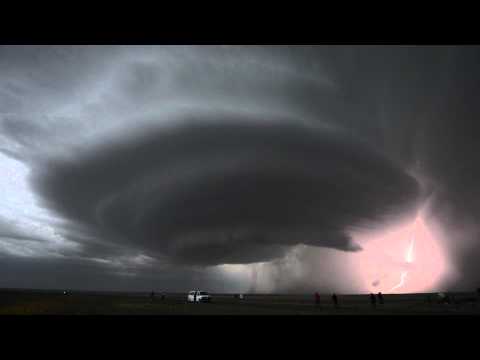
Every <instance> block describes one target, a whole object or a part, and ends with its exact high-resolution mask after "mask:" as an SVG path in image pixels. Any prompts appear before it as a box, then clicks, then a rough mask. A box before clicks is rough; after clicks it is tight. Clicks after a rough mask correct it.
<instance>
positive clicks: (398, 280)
mask: <svg viewBox="0 0 480 360" xmlns="http://www.w3.org/2000/svg"><path fill="white" fill-rule="evenodd" d="M354 239H355V240H356V241H357V242H358V243H360V244H361V246H362V247H363V251H360V252H358V253H356V254H355V256H354V257H352V258H351V261H352V266H353V268H354V270H355V272H356V273H357V274H358V275H359V277H360V278H361V279H362V281H363V282H364V288H365V291H368V292H379V291H381V292H383V293H414V292H424V291H429V290H435V285H436V284H437V283H438V282H439V281H440V280H441V279H442V277H443V276H444V275H445V274H446V271H447V268H448V266H447V265H448V264H447V258H446V254H445V253H444V251H443V249H442V247H441V244H440V242H439V240H438V239H436V238H434V236H433V235H432V232H431V231H430V230H429V228H428V227H427V224H426V222H425V220H424V219H423V217H422V216H421V215H418V216H417V218H416V220H415V221H414V222H413V223H408V224H406V225H405V224H404V225H402V226H398V227H395V228H391V229H389V230H387V231H382V232H377V233H375V234H368V235H367V234H357V235H355V236H354Z"/></svg>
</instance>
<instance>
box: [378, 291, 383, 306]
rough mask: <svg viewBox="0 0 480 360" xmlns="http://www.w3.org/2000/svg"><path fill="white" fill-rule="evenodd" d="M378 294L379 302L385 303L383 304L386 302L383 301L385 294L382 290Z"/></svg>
mask: <svg viewBox="0 0 480 360" xmlns="http://www.w3.org/2000/svg"><path fill="white" fill-rule="evenodd" d="M377 296H378V303H379V304H380V305H383V304H384V302H383V294H382V293H381V292H379V293H378V294H377Z"/></svg>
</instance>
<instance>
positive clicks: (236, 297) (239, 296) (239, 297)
mask: <svg viewBox="0 0 480 360" xmlns="http://www.w3.org/2000/svg"><path fill="white" fill-rule="evenodd" d="M233 297H234V298H235V299H239V300H243V299H245V297H244V296H243V294H235V295H233Z"/></svg>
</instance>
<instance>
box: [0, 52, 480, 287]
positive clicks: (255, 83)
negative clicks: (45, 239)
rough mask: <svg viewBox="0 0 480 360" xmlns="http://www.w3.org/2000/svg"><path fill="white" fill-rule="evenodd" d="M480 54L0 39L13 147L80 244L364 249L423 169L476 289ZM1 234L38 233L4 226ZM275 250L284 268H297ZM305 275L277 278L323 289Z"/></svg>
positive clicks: (425, 187)
mask: <svg viewBox="0 0 480 360" xmlns="http://www.w3.org/2000/svg"><path fill="white" fill-rule="evenodd" d="M479 63H480V51H479V48H478V47H473V46H472V47H447V46H437V47H434V46H428V47H419V46H417V47H410V46H280V47H274V46H247V47H242V46H238V47H237V46H233V47H217V46H205V47H189V46H186V47H103V46H100V47H28V46H27V47H24V46H20V47H0V151H1V152H2V153H3V154H5V155H7V156H9V157H12V158H15V159H18V160H22V161H24V162H25V164H27V166H28V167H29V168H30V169H31V171H32V174H31V175H32V178H31V179H32V185H33V188H34V189H35V191H36V192H37V193H36V195H38V196H39V197H41V200H42V201H41V203H42V205H44V206H46V207H47V208H49V209H53V210H54V211H55V212H56V213H57V215H59V216H60V217H61V218H66V219H67V220H69V222H68V224H67V225H59V224H57V223H55V224H54V223H53V222H52V224H54V225H53V226H54V227H55V229H56V231H57V232H58V233H59V234H61V235H62V236H63V237H65V238H69V239H71V240H72V241H73V242H74V243H75V244H78V245H81V246H80V248H78V249H77V248H75V250H72V249H71V250H68V251H67V250H66V249H64V250H62V251H63V253H64V254H65V255H66V256H83V257H85V258H95V257H100V258H109V259H113V258H116V257H118V258H121V257H128V256H134V255H135V254H136V253H138V251H141V250H145V252H147V253H148V255H150V256H154V257H155V258H157V257H158V258H161V259H162V261H165V262H166V263H169V262H170V261H174V262H177V263H182V264H216V263H222V262H251V261H260V260H266V259H277V258H278V257H281V256H282V255H283V254H284V253H285V251H287V249H288V248H290V247H291V246H293V245H295V244H298V243H305V244H311V245H315V246H319V247H333V248H337V249H341V250H354V247H352V244H351V243H350V241H349V238H348V234H347V230H348V229H350V228H352V227H356V226H376V225H378V224H382V223H385V222H388V221H389V220H390V219H392V220H393V219H394V218H395V217H396V216H397V215H400V214H403V213H408V212H409V210H412V209H414V208H415V205H416V204H417V203H416V200H417V199H419V197H418V195H419V191H418V189H417V185H416V183H415V181H413V180H412V178H411V177H409V175H407V174H406V173H407V172H411V170H412V169H414V170H415V176H416V177H417V179H419V180H420V179H421V187H422V191H423V193H425V194H426V193H428V194H431V199H432V201H431V206H430V208H429V216H431V218H432V219H434V220H435V221H436V222H438V223H439V225H440V226H441V227H442V228H443V230H444V232H445V234H446V238H447V242H448V244H447V245H448V247H449V254H450V256H452V258H453V261H454V263H455V266H456V267H457V268H458V270H459V274H460V278H459V279H457V282H456V285H457V286H458V287H463V288H466V287H470V288H471V287H472V286H478V283H480V269H479V267H478V258H479V256H480V245H479V238H480V226H479V225H478V215H479V214H480V207H479V205H478V201H477V199H478V198H479V195H480V194H479V190H478V186H477V184H478V182H479V180H480V172H479V170H478V153H479V151H480V148H479V145H478V144H479V142H478V134H479V133H480V131H479V130H480V129H479V126H478V118H479V115H480V105H479V104H480V103H479V102H478V101H477V97H478V93H479V90H480V89H479V84H480V71H479V69H478V64H479ZM70 105H72V106H73V107H70ZM175 106H178V107H180V106H183V108H182V111H181V112H180V111H178V112H177V108H175ZM65 109H66V110H65ZM72 109H73V110H72ZM165 109H168V111H170V113H171V114H175V115H178V116H177V117H178V119H177V118H172V119H169V117H170V113H168V114H167V115H165V113H166V112H167V111H166V110H165ZM225 109H227V110H231V112H227V113H225ZM60 110H62V111H60ZM164 110H165V113H164V112H163V111H164ZM237 110H238V111H240V110H241V111H243V113H242V115H241V114H239V113H238V112H236V111H237ZM57 111H60V112H61V115H58V114H56V112H57ZM245 113H248V114H250V115H248V116H247V115H245ZM156 114H158V115H159V117H158V118H155V116H156ZM180 114H183V115H180ZM197 114H203V115H197ZM232 114H233V115H232ZM266 114H268V115H266ZM272 114H277V115H278V116H279V117H282V116H285V117H286V118H288V119H289V121H288V122H286V123H285V122H279V123H276V122H277V121H278V120H279V119H278V118H277V117H278V116H277V117H276V116H274V115H272ZM147 116H151V117H152V118H153V119H154V120H152V121H149V122H139V123H138V126H137V123H135V122H132V121H131V119H140V120H142V119H144V118H146V117H147ZM160 118H161V121H160V120H158V119H160ZM165 119H166V120H169V121H170V120H171V121H172V124H171V127H168V128H166V127H164V126H163V127H160V125H159V124H161V123H163V121H164V120H165ZM156 120H158V121H156ZM177 120H179V121H178V122H177ZM265 120H272V122H268V123H267V122H266V121H265ZM147 123H148V124H149V126H150V125H152V126H151V127H150V128H148V129H145V128H144V127H145V124H147ZM274 123H276V125H274ZM105 124H107V125H108V126H104V127H102V126H103V125H105ZM117 124H125V126H124V127H120V125H119V131H117V130H118V129H116V128H115V129H114V126H113V125H115V126H116V125H117ZM153 124H156V125H159V126H158V127H155V126H153ZM202 124H203V125H202ZM254 124H255V125H254ZM110 125H112V126H111V128H112V129H110V127H109V126H110ZM303 125H306V126H307V125H308V127H306V128H304V127H303ZM122 126H123V125H122ZM137 128H138V129H140V130H142V129H143V130H144V132H142V131H133V130H134V129H135V130H137ZM105 129H107V130H113V129H114V130H115V132H114V131H105V134H104V132H103V131H104V130H105ZM334 129H343V130H334ZM99 134H101V136H100V135H99ZM97 135H98V139H97V137H96V136H97ZM90 138H92V139H93V138H95V139H94V140H95V141H93V140H92V141H90ZM84 140H85V142H86V144H85V145H82V141H84ZM87 140H88V141H87ZM88 148H90V150H87V149H88ZM60 159H62V160H60ZM413 213H414V212H413V211H412V214H413ZM2 229H3V230H2ZM2 231H3V236H4V237H5V238H10V240H9V241H11V240H12V238H15V236H17V237H19V238H22V239H23V236H24V235H26V236H27V237H35V234H33V233H32V234H30V235H29V233H28V231H23V230H22V231H20V230H19V229H17V228H15V227H12V225H11V224H10V223H8V222H4V223H3V224H2V223H0V236H1V235H2V234H1V233H2ZM24 240H25V239H23V240H21V241H24ZM19 241H20V240H19ZM316 250H318V249H316ZM307 253H308V251H307ZM316 255H318V257H317V256H313V255H312V256H307V255H305V256H304V255H301V256H300V255H299V256H300V257H299V258H300V259H301V262H302V263H303V268H304V273H305V274H307V275H305V278H307V277H309V276H310V277H311V275H312V274H314V273H315V272H316V273H324V272H325V271H326V270H325V268H323V267H319V266H318V264H319V263H325V264H327V263H328V261H325V259H326V258H325V257H326V256H328V255H325V254H323V253H316ZM9 261H10V260H9ZM11 261H12V264H13V262H14V260H11ZM28 261H33V260H32V259H28V260H27V259H24V260H22V265H21V266H23V267H25V269H27V268H29V269H30V270H32V271H35V270H34V267H28V266H27V265H26V264H27V263H28ZM275 262H276V263H275V264H274V265H273V266H274V268H273V270H275V269H276V270H278V274H279V275H278V279H282V277H283V276H284V274H285V272H288V271H289V268H288V267H285V266H284V264H283V263H282V260H281V259H280V260H279V259H277V260H275ZM102 264H103V263H101V262H99V263H98V264H97V265H96V266H98V267H95V268H94V269H96V270H95V271H97V274H100V273H101V272H102V271H103V270H102V269H103V268H102V266H106V265H102ZM12 266H13V265H12ZM19 266H20V265H19ZM339 267H341V266H339ZM42 268H43V269H46V270H45V274H47V273H48V271H51V272H52V273H53V272H55V266H47V265H42ZM47 268H48V269H49V270H48V271H47ZM65 269H70V270H69V271H67V270H65V276H67V274H68V273H70V274H72V275H73V274H75V271H76V270H75V267H74V266H72V267H70V268H65ZM175 269H176V268H175V267H172V268H170V269H169V273H170V274H172V276H173V277H175V276H176V275H175V274H176V270H175ZM273 270H272V271H273ZM276 270H275V271H276ZM179 271H180V270H179ZM20 273H22V272H19V274H20ZM94 273H95V272H94V271H93V270H92V272H91V273H89V274H90V275H89V276H91V277H93V274H94ZM23 274H25V276H27V275H26V274H28V272H27V270H25V272H23ZM85 274H86V273H85ZM349 275H350V274H346V273H345V270H344V271H343V272H342V270H341V269H338V272H337V277H342V278H349ZM19 276H20V275H19ZM189 276H190V275H185V276H182V277H178V278H176V279H183V280H181V281H187V280H185V279H187V278H189ZM112 279H113V275H112ZM12 281H14V280H13V279H12ZM81 281H82V279H81V278H80V277H79V278H78V282H79V283H80V282H81ZM105 281H107V280H105ZM112 281H113V280H112ZM138 281H140V280H138ZM179 281H180V280H179ZM302 281H303V280H299V279H292V281H290V282H287V283H285V282H283V283H282V282H281V281H280V280H279V285H278V286H279V288H282V289H291V288H292V287H293V288H295V287H297V288H302V289H306V288H308V287H309V286H311V285H312V284H314V282H312V281H311V282H303V283H302ZM325 281H327V280H325ZM349 281H350V280H348V281H347V280H345V283H348V282H349ZM327 282H328V281H327ZM329 284H330V283H329ZM314 285H315V286H320V285H321V284H319V283H318V284H317V283H315V284H314ZM341 285H342V286H343V282H342V284H341ZM328 286H330V285H328ZM334 287H335V284H332V285H331V288H332V289H333V288H334Z"/></svg>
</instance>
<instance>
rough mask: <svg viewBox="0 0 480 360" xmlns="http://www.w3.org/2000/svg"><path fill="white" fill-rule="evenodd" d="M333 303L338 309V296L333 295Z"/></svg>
mask: <svg viewBox="0 0 480 360" xmlns="http://www.w3.org/2000/svg"><path fill="white" fill-rule="evenodd" d="M332 301H333V305H334V306H335V307H338V298H337V294H333V295H332Z"/></svg>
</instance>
